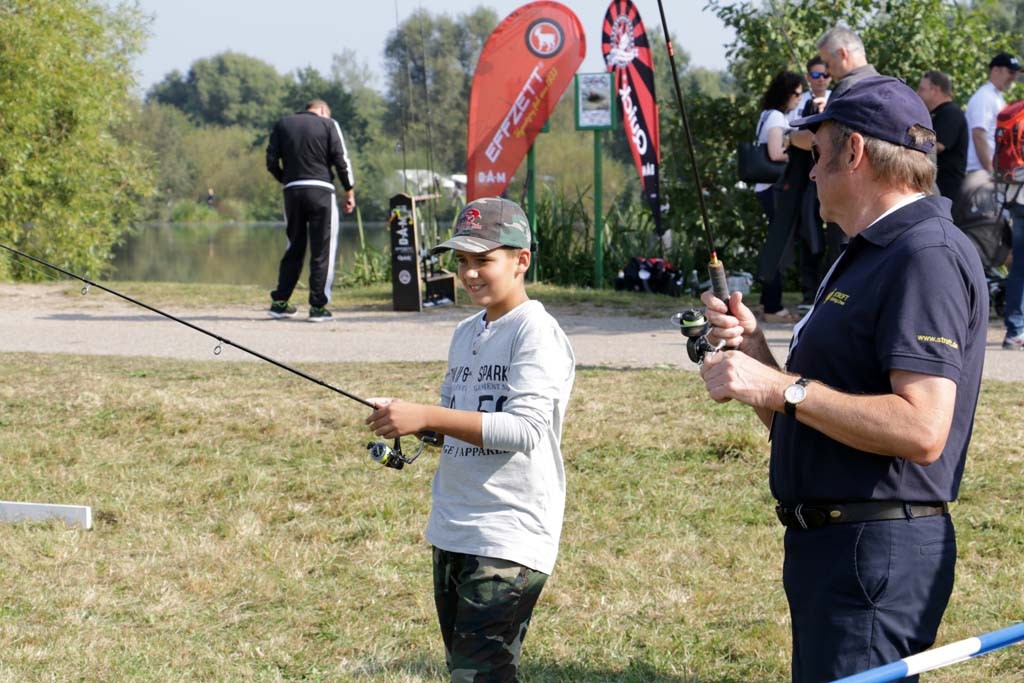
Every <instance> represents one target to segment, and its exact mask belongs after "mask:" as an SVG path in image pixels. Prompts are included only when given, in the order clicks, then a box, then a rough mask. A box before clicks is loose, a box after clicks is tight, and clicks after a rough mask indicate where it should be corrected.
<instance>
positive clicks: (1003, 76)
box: [967, 52, 1020, 176]
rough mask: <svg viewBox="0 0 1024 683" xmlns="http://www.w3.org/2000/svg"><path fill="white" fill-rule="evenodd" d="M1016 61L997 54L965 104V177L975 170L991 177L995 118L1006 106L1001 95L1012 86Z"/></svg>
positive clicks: (1007, 56) (994, 147)
mask: <svg viewBox="0 0 1024 683" xmlns="http://www.w3.org/2000/svg"><path fill="white" fill-rule="evenodd" d="M1018 71H1020V62H1018V61H1017V58H1016V57H1014V56H1013V55H1009V54H1006V53H1005V52H1000V53H999V54H997V55H996V56H995V57H993V58H992V61H991V62H989V63H988V80H987V81H985V83H984V85H982V86H981V87H980V88H978V89H977V90H976V91H975V92H974V94H973V95H971V99H970V100H968V101H967V127H968V129H969V130H970V132H971V135H970V138H969V139H968V140H967V175H968V176H970V175H971V174H972V173H975V172H977V171H984V172H985V173H987V174H988V175H991V174H992V156H993V155H994V154H995V151H996V142H995V140H996V116H997V115H998V114H999V110H1000V109H1002V108H1003V107H1005V106H1006V100H1004V99H1003V92H1005V91H1006V89H1007V88H1009V87H1010V86H1011V85H1013V81H1014V79H1016V78H1017V72H1018Z"/></svg>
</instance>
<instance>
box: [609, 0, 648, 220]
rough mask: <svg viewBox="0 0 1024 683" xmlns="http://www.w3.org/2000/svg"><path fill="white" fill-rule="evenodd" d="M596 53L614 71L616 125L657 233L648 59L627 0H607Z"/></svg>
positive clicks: (635, 15)
mask: <svg viewBox="0 0 1024 683" xmlns="http://www.w3.org/2000/svg"><path fill="white" fill-rule="evenodd" d="M601 52H602V54H604V60H605V64H607V66H608V70H609V71H614V72H615V91H616V93H617V94H618V96H619V105H620V106H619V109H621V110H622V124H623V126H624V127H625V129H626V137H627V138H628V139H629V148H630V149H631V150H632V152H633V163H635V164H636V170H637V173H639V174H640V180H641V181H642V182H643V184H644V197H645V198H646V199H647V203H648V204H649V205H650V207H651V211H652V212H653V214H654V229H655V231H656V232H657V233H658V234H659V235H660V234H661V232H662V230H661V200H660V197H659V189H658V166H659V165H660V163H661V152H660V140H659V138H658V101H657V100H656V99H655V97H654V62H653V61H652V60H651V46H650V43H648V42H647V32H646V31H645V30H644V23H643V21H641V20H640V13H639V12H638V11H637V9H636V7H635V6H634V5H633V3H632V2H631V1H630V0H612V3H611V4H610V5H609V6H608V12H607V13H605V15H604V25H603V26H602V28H601Z"/></svg>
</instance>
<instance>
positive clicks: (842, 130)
mask: <svg viewBox="0 0 1024 683" xmlns="http://www.w3.org/2000/svg"><path fill="white" fill-rule="evenodd" d="M828 132H829V135H830V139H831V143H832V149H833V150H840V149H842V147H843V145H845V144H846V141H847V140H849V139H850V136H852V135H853V134H854V133H855V132H858V131H854V130H853V129H852V128H850V127H849V126H846V125H845V124H842V123H839V122H838V121H832V126H831V128H830V129H829V131H828ZM907 132H908V134H909V135H910V136H911V138H912V139H913V140H914V142H915V143H917V144H923V143H929V142H930V143H932V144H934V143H935V133H934V132H933V131H932V130H930V129H928V128H924V127H922V126H914V127H913V128H911V129H910V130H909V131H907ZM860 136H861V137H862V138H863V139H864V152H865V153H866V154H867V157H868V159H870V160H871V167H872V168H873V169H874V171H875V177H876V178H877V179H878V180H880V181H882V182H883V183H885V184H886V185H902V186H904V187H909V188H910V189H912V190H914V191H916V192H921V193H923V194H931V193H932V185H933V184H934V183H935V163H934V162H933V161H932V160H931V157H929V156H928V155H927V154H923V153H922V152H919V151H917V150H916V149H910V148H908V147H903V146H902V145H894V144H893V143H891V142H887V141H885V140H879V139H878V138H873V137H870V136H868V135H864V134H863V133H860ZM826 168H827V169H828V170H829V171H832V172H836V171H839V170H840V169H841V163H840V155H839V154H833V156H832V158H831V159H829V162H828V163H827V164H826Z"/></svg>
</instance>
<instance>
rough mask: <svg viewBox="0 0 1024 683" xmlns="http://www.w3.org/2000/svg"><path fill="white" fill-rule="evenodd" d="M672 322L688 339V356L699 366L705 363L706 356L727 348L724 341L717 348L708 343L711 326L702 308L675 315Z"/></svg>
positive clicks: (690, 309)
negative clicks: (724, 347)
mask: <svg viewBox="0 0 1024 683" xmlns="http://www.w3.org/2000/svg"><path fill="white" fill-rule="evenodd" d="M670 320H671V321H672V324H673V325H678V326H679V332H680V333H681V334H682V335H683V336H684V337H686V355H688V356H689V357H690V360H691V361H693V362H694V363H696V364H697V365H700V364H701V363H703V362H704V356H705V355H707V354H709V353H716V352H717V351H719V350H721V348H722V347H723V346H725V342H724V341H720V342H719V343H718V344H717V345H715V346H712V344H711V342H709V341H708V330H710V329H711V324H710V323H709V322H708V318H707V316H706V315H704V309H702V308H687V309H686V310H685V311H681V312H679V313H674V314H673V315H672V317H671V318H670Z"/></svg>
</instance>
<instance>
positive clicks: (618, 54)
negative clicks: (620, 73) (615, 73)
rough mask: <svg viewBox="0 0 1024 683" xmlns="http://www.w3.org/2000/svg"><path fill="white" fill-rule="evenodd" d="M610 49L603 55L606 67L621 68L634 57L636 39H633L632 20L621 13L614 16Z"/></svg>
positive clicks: (635, 53)
mask: <svg viewBox="0 0 1024 683" xmlns="http://www.w3.org/2000/svg"><path fill="white" fill-rule="evenodd" d="M610 42H611V49H610V50H609V51H608V54H607V55H606V56H605V62H607V64H608V67H609V68H611V67H616V68H622V67H625V66H628V65H629V63H630V62H632V61H633V60H634V59H636V55H637V49H636V41H635V40H634V39H633V22H632V21H631V20H630V18H629V17H627V16H626V15H624V14H622V15H619V16H617V17H615V22H614V23H613V24H612V30H611V40H610Z"/></svg>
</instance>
